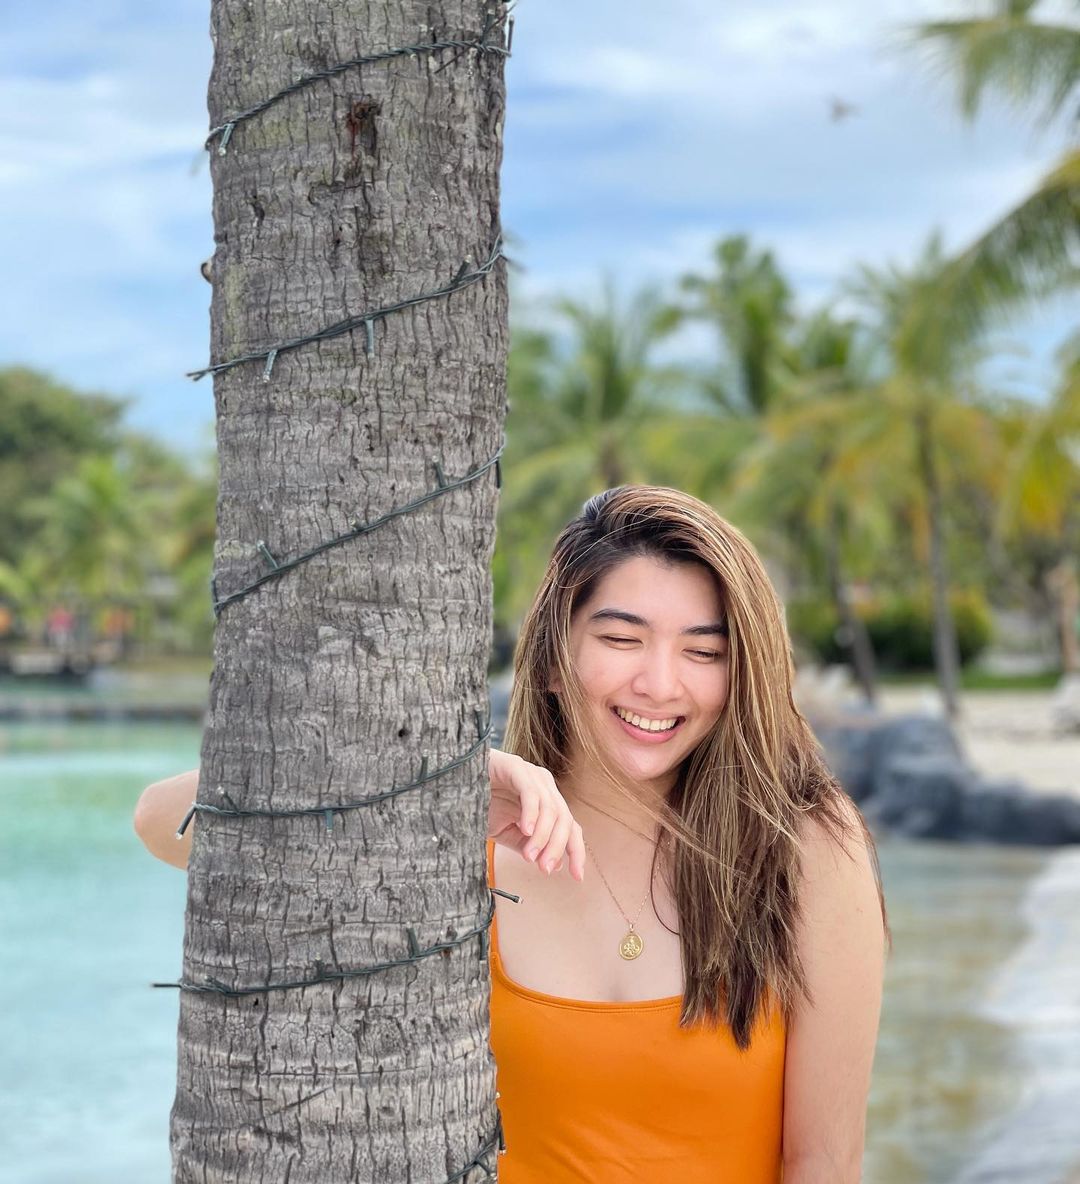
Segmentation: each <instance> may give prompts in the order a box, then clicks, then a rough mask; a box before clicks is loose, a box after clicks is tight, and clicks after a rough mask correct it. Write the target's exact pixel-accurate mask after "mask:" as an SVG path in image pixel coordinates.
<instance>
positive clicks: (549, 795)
mask: <svg viewBox="0 0 1080 1184" xmlns="http://www.w3.org/2000/svg"><path fill="white" fill-rule="evenodd" d="M532 781H533V784H534V785H535V786H536V789H537V795H538V797H539V801H540V811H539V813H538V814H537V817H536V826H535V827H533V833H532V838H531V839H530V841H529V843H528V846H526V848H525V858H526V859H535V858H536V857H537V855H539V854H540V852H541V851H543V849H544V848H545V847H546V846H547V844H548V840H549V839H550V838H551V832H552V829H553V828H554V826H555V823H556V821H557V819H558V816H559V810H558V807H559V804H560V803H561V802H562V797H561V796H560V795H559V791H558V790H557V789H555V788H554V784H555V782H554V780H553V779H552V778H551V776H550V774H549V775H548V777H547V778H543V777H541V778H533V779H532ZM548 782H550V784H548Z"/></svg>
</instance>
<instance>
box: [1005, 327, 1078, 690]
mask: <svg viewBox="0 0 1080 1184" xmlns="http://www.w3.org/2000/svg"><path fill="white" fill-rule="evenodd" d="M1058 360H1059V362H1060V365H1061V379H1060V381H1059V383H1058V386H1057V388H1056V389H1055V390H1054V392H1053V393H1052V395H1051V398H1050V400H1049V401H1048V403H1047V404H1046V406H1045V407H1040V408H1038V410H1034V411H1033V410H1032V409H1031V408H1030V407H1025V408H1024V412H1023V417H1022V419H1021V418H1020V416H1017V417H1016V418H1015V420H1014V438H1015V447H1014V448H1013V451H1012V455H1011V457H1010V462H1009V465H1008V468H1007V472H1006V479H1005V484H1004V489H1003V492H1002V496H1001V498H1000V500H999V504H998V513H997V517H996V520H995V522H994V538H995V540H996V541H998V542H999V545H1001V543H1002V542H1003V541H1004V540H1006V539H1010V540H1017V539H1019V540H1023V541H1025V542H1026V543H1027V544H1028V547H1027V549H1028V551H1029V552H1030V551H1033V550H1036V549H1037V551H1038V553H1039V556H1038V557H1039V560H1040V571H1039V573H1038V577H1037V578H1036V580H1035V582H1036V584H1037V585H1038V584H1041V585H1042V587H1044V588H1045V589H1046V590H1047V591H1049V592H1050V594H1051V596H1052V597H1053V600H1054V601H1055V603H1056V606H1057V613H1058V626H1057V629H1058V637H1059V639H1060V650H1061V658H1062V669H1063V670H1064V672H1065V673H1066V674H1068V673H1075V672H1076V671H1077V670H1078V669H1080V654H1078V653H1077V640H1076V630H1077V587H1076V583H1077V576H1076V554H1077V552H1078V551H1080V333H1078V334H1075V335H1074V336H1073V338H1071V339H1070V340H1069V341H1068V342H1066V343H1065V345H1064V346H1062V348H1061V350H1060V351H1059V355H1058Z"/></svg>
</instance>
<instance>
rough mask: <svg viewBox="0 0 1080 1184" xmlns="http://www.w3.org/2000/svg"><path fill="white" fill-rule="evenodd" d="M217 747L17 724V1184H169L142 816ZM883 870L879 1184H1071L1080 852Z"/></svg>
mask: <svg viewBox="0 0 1080 1184" xmlns="http://www.w3.org/2000/svg"><path fill="white" fill-rule="evenodd" d="M200 739H201V733H200V729H199V728H198V727H195V726H190V727H188V726H183V725H162V726H151V725H146V724H124V723H117V724H100V723H97V724H54V725H29V724H13V725H6V726H4V725H0V812H2V817H0V965H2V966H3V969H4V975H3V979H2V983H3V986H2V992H3V996H2V1000H0V1002H2V1004H3V1006H2V1007H0V1048H2V1049H3V1052H4V1068H5V1072H4V1073H3V1074H2V1075H0V1148H2V1153H0V1181H2V1182H3V1184H168V1181H169V1174H170V1163H169V1150H168V1137H169V1132H168V1127H169V1109H170V1107H171V1105H172V1099H173V1090H174V1083H175V1069H176V1020H177V1011H178V998H177V993H176V992H175V991H171V990H160V989H154V988H152V987H150V986H149V984H150V983H151V982H153V981H173V980H175V979H176V978H177V977H179V973H180V958H181V948H182V941H183V913H184V907H185V896H186V885H185V878H184V874H183V873H182V872H181V871H179V870H177V869H176V868H173V867H170V866H168V865H166V864H163V863H160V862H159V861H157V860H155V859H153V858H152V857H151V856H149V855H148V854H147V853H146V851H145V849H144V848H143V847H142V845H141V844H140V842H139V840H138V838H137V836H136V835H135V833H134V831H133V830H132V826H131V816H132V810H133V808H134V805H135V801H136V799H137V798H138V796H139V793H140V792H141V791H142V789H143V787H144V786H145V785H147V784H148V783H150V782H151V781H154V780H157V779H159V778H161V777H165V776H168V775H170V774H172V773H175V772H179V771H181V770H183V769H189V768H193V767H195V766H196V765H197V764H198V759H199V745H200ZM880 855H881V862H882V872H883V878H884V881H885V888H886V894H887V899H888V904H889V908H890V916H891V920H892V924H893V928H894V934H895V951H894V954H893V956H892V958H891V960H890V962H889V967H888V975H887V979H886V996H885V1005H884V1011H883V1017H882V1026H881V1035H880V1038H879V1042H878V1050H877V1056H876V1061H875V1071H874V1082H873V1088H872V1091H871V1097H870V1105H869V1111H868V1120H867V1150H866V1160H865V1167H864V1180H865V1181H866V1182H867V1184H948V1182H953V1181H963V1182H964V1184H976V1182H978V1181H991V1180H1010V1181H1013V1180H1015V1181H1021V1180H1022V1181H1024V1184H1058V1182H1059V1181H1060V1182H1064V1181H1065V1180H1066V1179H1067V1178H1068V1177H1067V1175H1066V1172H1067V1168H1068V1165H1070V1164H1071V1165H1072V1166H1074V1167H1075V1166H1076V1165H1078V1164H1080V1147H1077V1146H1074V1144H1073V1140H1074V1139H1076V1135H1075V1134H1074V1133H1073V1132H1074V1128H1075V1126H1076V1124H1075V1121H1074V1119H1073V1116H1072V1113H1071V1107H1070V1106H1069V1104H1068V1099H1069V1098H1070V1097H1071V1098H1075V1096H1077V1094H1076V1091H1075V1088H1074V1087H1075V1086H1076V1085H1077V1084H1080V1083H1077V1082H1076V1080H1075V1076H1071V1075H1070V1074H1073V1075H1074V1074H1075V1072H1076V1068H1075V1067H1076V1066H1077V1065H1080V1057H1075V1056H1074V1053H1075V1052H1076V1050H1077V1048H1078V1047H1080V1014H1078V1013H1080V990H1078V989H1076V988H1077V984H1078V983H1080V941H1075V940H1072V938H1073V936H1074V930H1070V929H1069V928H1068V927H1069V926H1070V925H1072V926H1074V927H1075V925H1076V921H1075V919H1073V913H1074V912H1075V911H1076V909H1075V904H1076V901H1077V899H1080V896H1078V894H1077V889H1080V863H1078V862H1077V859H1076V856H1077V853H1076V852H1060V853H1052V852H1043V851H1034V850H1022V849H1007V848H992V847H976V846H972V847H952V846H948V845H939V844H926V843H897V842H884V841H883V842H882V843H881V846H880ZM1051 1049H1052V1050H1054V1052H1053V1055H1051V1052H1050V1051H1049V1050H1051ZM1033 1111H1034V1112H1035V1113H1037V1115H1038V1120H1039V1136H1038V1140H1037V1148H1036V1150H1037V1152H1038V1154H1037V1157H1036V1158H1037V1162H1028V1161H1025V1162H1026V1166H1025V1168H1024V1171H1023V1174H1020V1173H1019V1172H1016V1171H1013V1170H1012V1168H1011V1167H1010V1164H1013V1163H1020V1162H1021V1157H1022V1156H1023V1155H1025V1154H1026V1155H1028V1156H1029V1160H1030V1157H1031V1155H1032V1154H1034V1152H1033V1150H1032V1139H1031V1138H1030V1137H1028V1136H1027V1135H1026V1134H1025V1132H1026V1131H1028V1130H1030V1124H1031V1116H1032V1113H1033ZM1074 1152H1075V1154H1074Z"/></svg>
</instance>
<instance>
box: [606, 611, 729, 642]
mask: <svg viewBox="0 0 1080 1184" xmlns="http://www.w3.org/2000/svg"><path fill="white" fill-rule="evenodd" d="M589 620H590V621H625V622H626V623H627V624H628V625H637V626H638V627H639V628H641V629H651V628H652V626H651V625H650V624H649V622H648V621H646V620H645V618H644V617H639V616H637V615H636V614H635V613H628V612H625V611H624V610H623V609H621V608H600V609H597V610H596V612H594V613H593V614H592V615H591V616H590V617H589ZM682 632H683V633H684V634H690V635H691V636H693V637H701V636H704V635H706V634H717V633H718V634H720V636H721V637H727V635H728V627H727V621H717V622H716V623H715V624H713V625H688V626H687V627H686V628H685V629H683V630H682Z"/></svg>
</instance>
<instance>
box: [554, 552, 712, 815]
mask: <svg viewBox="0 0 1080 1184" xmlns="http://www.w3.org/2000/svg"><path fill="white" fill-rule="evenodd" d="M631 618H633V619H631ZM720 627H722V628H723V630H724V632H722V633H721V632H720ZM726 631H727V625H726V621H725V619H724V611H723V604H722V602H721V598H720V593H719V589H718V588H717V585H716V580H715V579H714V577H713V575H712V573H711V572H710V571H709V570H708V568H706V567H704V566H703V565H701V564H694V563H689V564H688V563H676V564H672V565H667V564H663V563H661V562H660V561H659V560H656V559H653V558H651V557H644V556H636V557H634V558H633V559H628V560H625V561H624V562H623V563H621V564H620V565H619V566H618V567H616V568H614V569H613V570H611V571H609V572H608V573H607V575H606V576H605V577H604V578H603V579H602V580H601V581H600V583H599V584H598V585H597V587H596V589H595V591H594V593H593V595H592V596H591V597H590V599H589V600H588V601H587V602H586V603H584V604H582V605H579V606H578V607H577V609H575V612H574V617H573V619H572V621H571V627H570V641H571V649H572V658H573V662H574V668H575V670H577V672H578V675H579V677H580V678H581V682H582V686H583V688H584V692H585V696H586V701H587V704H588V708H589V711H590V714H591V716H592V722H593V725H594V727H595V728H596V735H597V736H598V737H599V738H600V740H601V743H602V745H603V746H604V748H605V749H606V750H607V751H608V752H609V753H610V754H611V755H612V756H613V758H614V759H615V760H616V761H617V762H618V763H619V764H620V765H621V767H622V768H623V769H625V771H626V772H627V773H629V774H630V775H631V776H632V777H634V778H635V779H637V780H638V781H640V782H643V783H645V784H647V785H650V786H651V787H653V788H655V789H656V790H658V791H659V792H661V793H667V791H668V790H669V789H670V787H671V785H673V784H674V781H675V775H676V773H677V771H678V768H679V766H680V765H681V764H682V762H683V761H684V760H685V759H686V757H687V756H689V755H690V753H691V752H692V751H693V750H694V749H695V748H696V747H697V745H698V744H699V743H700V742H701V740H702V738H703V737H704V736H705V735H707V733H708V732H709V730H710V729H711V728H712V727H713V725H714V724H715V723H716V721H717V719H719V717H720V713H721V712H722V711H723V709H724V705H725V703H726V702H727V696H728V638H727V632H726ZM555 689H556V690H558V689H559V687H558V684H556V685H555ZM616 709H619V711H617V710H616ZM620 713H621V714H622V715H623V716H629V715H633V714H636V715H637V716H639V717H641V720H639V722H641V721H645V722H646V726H648V722H649V721H660V723H663V724H670V722H671V720H672V719H676V720H677V721H678V722H677V723H676V724H675V726H674V727H673V728H670V729H669V730H664V731H659V732H657V731H643V730H642V729H641V728H639V727H636V726H635V725H634V723H633V722H631V721H629V720H627V719H621V718H620ZM652 726H654V727H655V726H657V725H656V723H655V722H653V725H652Z"/></svg>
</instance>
